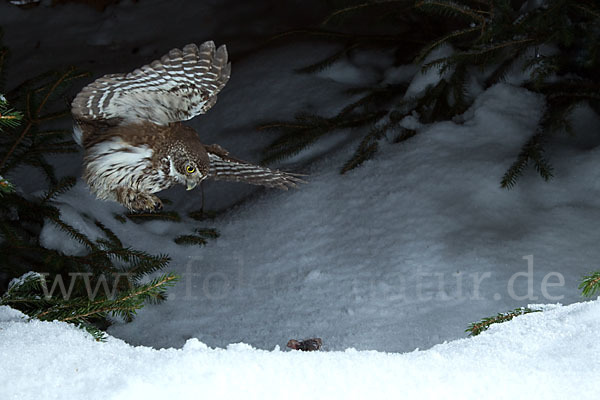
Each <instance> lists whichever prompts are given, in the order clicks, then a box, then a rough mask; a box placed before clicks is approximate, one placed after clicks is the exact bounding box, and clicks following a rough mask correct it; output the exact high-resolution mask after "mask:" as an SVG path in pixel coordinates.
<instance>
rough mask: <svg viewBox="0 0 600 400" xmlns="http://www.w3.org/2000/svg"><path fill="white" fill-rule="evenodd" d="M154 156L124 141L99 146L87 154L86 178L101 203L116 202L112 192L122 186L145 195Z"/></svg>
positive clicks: (142, 148)
mask: <svg viewBox="0 0 600 400" xmlns="http://www.w3.org/2000/svg"><path fill="white" fill-rule="evenodd" d="M152 154H153V151H152V149H150V148H149V147H148V146H146V145H144V146H137V147H136V146H132V145H130V144H128V143H125V142H124V141H123V140H122V139H121V138H115V139H112V140H109V141H105V142H102V143H98V144H97V145H95V146H93V147H92V148H90V149H89V150H88V152H87V155H86V157H85V172H84V178H85V179H86V180H87V183H88V184H89V185H90V187H91V188H92V190H93V191H94V192H95V193H96V195H97V196H98V197H99V198H101V199H113V197H114V194H113V193H112V190H114V189H115V188H117V187H120V186H125V187H130V188H133V189H137V190H142V191H146V190H148V187H147V186H148V185H149V184H150V182H149V180H150V179H151V177H149V176H148V171H147V168H148V167H149V166H150V164H151V158H152Z"/></svg>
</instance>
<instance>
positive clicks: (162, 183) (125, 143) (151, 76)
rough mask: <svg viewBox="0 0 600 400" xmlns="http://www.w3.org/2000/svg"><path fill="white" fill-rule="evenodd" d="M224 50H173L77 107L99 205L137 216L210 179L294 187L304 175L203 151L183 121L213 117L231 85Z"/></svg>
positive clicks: (108, 82)
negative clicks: (172, 191)
mask: <svg viewBox="0 0 600 400" xmlns="http://www.w3.org/2000/svg"><path fill="white" fill-rule="evenodd" d="M227 59H228V56H227V49H226V47H225V46H224V45H223V46H220V47H219V48H218V49H216V48H215V44H214V43H213V42H211V41H209V42H205V43H203V44H202V45H200V46H199V47H198V46H197V45H195V44H188V45H187V46H185V47H183V49H181V50H180V49H173V50H171V51H170V52H169V53H168V54H166V55H164V56H163V57H162V58H161V59H160V60H156V61H153V62H152V63H150V64H148V65H144V66H143V67H141V68H139V69H136V70H135V71H133V72H130V73H128V74H110V75H105V76H103V77H101V78H99V79H97V80H96V81H94V82H92V83H91V84H89V85H88V86H86V87H84V88H83V89H82V90H81V92H79V94H78V95H77V96H76V97H75V99H74V100H73V103H72V108H71V112H72V114H73V119H74V126H73V137H74V139H75V141H76V142H77V143H78V144H79V145H80V146H81V147H82V148H83V150H84V158H83V178H84V180H85V181H86V182H87V184H88V185H89V187H90V189H91V191H92V192H93V193H94V194H95V195H96V196H97V197H98V198H100V199H103V200H112V201H116V202H118V203H120V204H122V205H124V206H125V207H127V208H128V209H130V210H132V211H155V210H159V209H161V208H162V203H161V201H160V199H159V198H158V197H157V196H156V195H154V193H157V192H160V191H161V190H164V189H167V188H169V187H171V186H173V185H176V184H182V185H184V186H186V187H187V189H188V190H191V189H194V188H195V187H196V186H197V185H198V184H199V183H200V182H202V181H203V180H204V179H207V178H211V179H217V180H228V181H239V182H245V183H250V184H254V185H262V186H267V187H275V188H279V189H288V188H290V187H296V186H297V185H298V184H299V183H301V182H303V180H302V179H301V178H300V175H296V174H290V173H286V172H282V171H278V170H273V169H269V168H265V167H261V166H258V165H254V164H251V163H248V162H246V161H242V160H239V159H237V158H235V157H233V156H231V155H230V154H229V152H228V151H227V150H225V149H223V148H222V147H221V146H219V145H217V144H212V145H205V144H203V143H202V142H201V141H200V138H199V137H198V134H197V133H196V131H194V129H192V128H190V127H189V126H186V125H184V124H182V121H186V120H189V119H191V118H194V117H195V116H196V115H199V114H204V113H205V112H207V111H208V110H209V109H210V108H211V107H212V106H213V105H214V104H215V102H216V101H217V94H218V93H219V91H220V90H221V89H223V86H225V84H226V83H227V81H228V80H229V75H230V72H231V63H229V62H228V60H227Z"/></svg>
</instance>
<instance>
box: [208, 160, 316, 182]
mask: <svg viewBox="0 0 600 400" xmlns="http://www.w3.org/2000/svg"><path fill="white" fill-rule="evenodd" d="M208 158H209V159H210V172H209V175H208V177H209V178H212V179H218V180H225V181H236V182H244V183H250V184H252V185H261V186H267V187H274V188H278V189H283V190H287V189H288V188H291V187H292V188H293V187H297V186H298V184H300V183H305V181H304V180H302V179H301V178H300V177H301V176H302V175H297V174H290V173H287V172H282V171H278V170H272V169H269V168H266V167H261V166H259V165H254V164H250V163H247V162H245V161H242V160H238V159H235V158H233V157H229V156H227V155H225V154H217V153H212V152H210V151H209V152H208Z"/></svg>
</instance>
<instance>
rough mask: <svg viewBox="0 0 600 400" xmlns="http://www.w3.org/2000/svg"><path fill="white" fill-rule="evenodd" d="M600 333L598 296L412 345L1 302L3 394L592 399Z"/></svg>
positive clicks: (6, 399)
mask: <svg viewBox="0 0 600 400" xmlns="http://www.w3.org/2000/svg"><path fill="white" fill-rule="evenodd" d="M599 330H600V300H596V301H590V302H586V303H577V304H572V305H569V306H556V307H553V308H550V309H549V310H548V311H546V312H543V313H533V314H528V315H524V316H520V317H518V318H515V319H513V320H512V321H510V322H507V323H504V324H499V325H495V326H492V327H491V328H490V329H489V330H488V331H487V332H484V333H482V334H481V335H479V336H477V337H474V338H470V339H460V340H456V341H452V342H449V343H444V344H440V345H437V346H435V347H433V348H431V349H429V350H426V351H418V350H416V351H413V352H410V353H404V354H394V353H382V352H376V351H357V350H354V349H348V350H346V351H336V352H313V353H303V352H296V351H281V350H280V349H279V348H278V347H276V348H275V349H274V350H273V351H265V350H257V349H255V348H252V347H251V346H249V345H247V344H242V343H240V344H232V345H229V346H227V348H226V349H211V348H209V347H208V346H206V345H205V344H203V343H201V342H200V341H198V340H197V339H189V340H188V341H187V343H186V344H185V346H184V347H183V348H182V349H173V348H169V349H162V350H155V349H152V348H149V347H144V346H138V347H133V346H130V345H128V344H126V343H125V342H123V341H122V340H119V339H115V338H113V337H109V339H108V341H107V342H106V343H100V342H96V341H94V340H93V339H92V338H91V337H90V336H89V335H88V334H87V333H85V332H84V331H82V330H79V329H77V328H75V327H73V326H71V325H68V324H65V323H61V322H41V321H30V322H27V321H26V320H24V319H23V318H22V315H21V314H20V313H18V312H15V311H14V310H12V309H10V308H8V307H0V359H1V360H3V362H2V363H1V364H0V382H3V384H2V386H1V387H0V398H2V399H4V400H9V399H19V400H27V399H39V398H40V393H43V394H44V396H43V397H44V398H46V399H54V398H57V399H58V398H60V399H90V400H91V399H125V398H127V399H132V398H144V399H164V398H176V399H188V398H190V399H192V398H193V399H197V398H219V399H237V398H243V399H282V398H285V399H338V398H339V399H351V398H367V397H368V398H371V399H373V398H382V399H390V398H395V397H398V396H401V397H402V398H419V399H423V398H426V399H427V398H433V399H437V398H451V399H453V398H486V399H495V398H502V399H506V398H544V399H568V398H579V399H586V398H589V399H592V398H594V397H595V394H594V393H593V392H592V391H585V390H582V389H581V388H585V387H587V385H589V382H593V381H594V380H595V378H597V377H598V376H599V374H600V361H598V358H597V357H594V354H597V353H598V351H600V343H599V342H598V340H597V332H598V331H599ZM324 339H325V340H327V338H324Z"/></svg>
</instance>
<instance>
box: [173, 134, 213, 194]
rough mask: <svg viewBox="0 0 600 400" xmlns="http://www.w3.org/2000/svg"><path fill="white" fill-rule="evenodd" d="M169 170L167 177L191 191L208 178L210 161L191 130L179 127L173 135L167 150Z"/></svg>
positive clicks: (196, 135)
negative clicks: (171, 142)
mask: <svg viewBox="0 0 600 400" xmlns="http://www.w3.org/2000/svg"><path fill="white" fill-rule="evenodd" d="M169 159H170V162H171V168H170V171H169V175H171V177H172V178H174V179H175V180H177V182H179V183H181V184H183V185H185V186H186V187H187V190H192V189H193V188H195V187H196V185H198V184H199V183H200V182H202V181H203V180H204V179H206V178H207V177H208V173H209V167H210V161H209V159H208V153H207V152H206V149H205V148H204V145H203V144H202V143H201V142H200V139H199V138H198V134H197V133H196V131H194V130H193V129H192V128H189V127H187V126H183V125H181V126H180V127H179V129H177V130H176V132H175V135H174V141H173V145H172V146H171V148H170V149H169Z"/></svg>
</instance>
